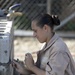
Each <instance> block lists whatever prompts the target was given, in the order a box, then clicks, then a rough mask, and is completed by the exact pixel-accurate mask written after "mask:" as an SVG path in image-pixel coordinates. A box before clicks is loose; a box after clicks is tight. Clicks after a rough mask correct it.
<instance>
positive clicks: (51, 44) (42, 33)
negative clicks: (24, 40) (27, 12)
mask: <svg viewBox="0 0 75 75" xmlns="http://www.w3.org/2000/svg"><path fill="white" fill-rule="evenodd" d="M59 24H60V20H59V19H58V17H57V16H56V15H55V16H50V15H48V14H44V15H41V16H40V17H38V18H36V19H34V20H33V21H32V25H31V27H32V30H33V31H34V34H33V35H34V36H35V37H36V38H37V39H38V40H39V42H41V43H44V42H45V43H46V44H45V46H44V47H43V49H42V50H40V51H39V52H38V54H37V62H36V64H35V63H34V60H33V57H32V55H31V54H29V53H27V54H26V55H25V65H26V68H27V70H29V71H31V72H32V73H34V74H35V75H75V64H74V61H73V59H72V56H71V54H70V52H69V50H68V48H67V46H66V44H65V43H64V42H63V40H62V39H61V38H60V37H59V36H58V35H57V34H56V33H55V32H54V31H53V28H54V26H55V25H56V26H57V25H59ZM13 62H14V64H16V65H17V68H16V69H17V71H18V72H20V73H21V74H25V70H24V68H23V67H22V66H21V65H20V64H19V63H17V62H15V61H13Z"/></svg>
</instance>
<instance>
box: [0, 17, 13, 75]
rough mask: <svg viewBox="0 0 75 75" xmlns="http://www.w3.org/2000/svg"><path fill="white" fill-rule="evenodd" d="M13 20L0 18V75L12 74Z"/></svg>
mask: <svg viewBox="0 0 75 75" xmlns="http://www.w3.org/2000/svg"><path fill="white" fill-rule="evenodd" d="M13 49H14V48H13V21H9V20H8V19H6V18H0V75H13V68H12V66H11V65H10V64H11V61H12V59H13V57H14V50H13Z"/></svg>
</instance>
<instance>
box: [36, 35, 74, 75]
mask: <svg viewBox="0 0 75 75" xmlns="http://www.w3.org/2000/svg"><path fill="white" fill-rule="evenodd" d="M37 57H38V58H37V62H36V66H37V67H38V68H40V69H42V70H44V71H46V75H75V63H74V60H73V58H72V56H71V54H70V52H69V50H68V48H67V46H66V44H65V43H64V42H63V40H62V39H61V38H60V37H59V36H58V35H57V34H54V36H53V37H52V39H51V40H50V41H49V43H48V44H47V45H45V46H44V48H43V49H42V50H40V51H39V52H38V54H37Z"/></svg>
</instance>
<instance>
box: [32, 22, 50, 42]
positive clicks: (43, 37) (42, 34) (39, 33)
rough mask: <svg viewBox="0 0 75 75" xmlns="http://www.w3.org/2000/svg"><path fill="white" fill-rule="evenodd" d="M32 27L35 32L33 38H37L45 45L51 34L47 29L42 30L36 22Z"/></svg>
mask: <svg viewBox="0 0 75 75" xmlns="http://www.w3.org/2000/svg"><path fill="white" fill-rule="evenodd" d="M31 27H32V30H33V31H34V33H33V36H34V37H36V38H37V39H38V41H39V42H41V43H44V42H46V41H47V37H48V36H49V34H48V30H47V28H46V27H43V28H40V27H39V26H37V25H36V22H34V21H33V22H32V25H31Z"/></svg>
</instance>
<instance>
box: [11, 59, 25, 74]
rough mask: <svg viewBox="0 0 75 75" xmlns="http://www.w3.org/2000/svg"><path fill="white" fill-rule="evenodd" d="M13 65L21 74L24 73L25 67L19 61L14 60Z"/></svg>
mask: <svg viewBox="0 0 75 75" xmlns="http://www.w3.org/2000/svg"><path fill="white" fill-rule="evenodd" d="M12 65H13V67H14V68H15V69H16V70H17V71H18V72H19V73H20V74H24V67H23V66H22V65H21V64H20V63H19V62H16V61H15V60H13V63H12Z"/></svg>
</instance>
